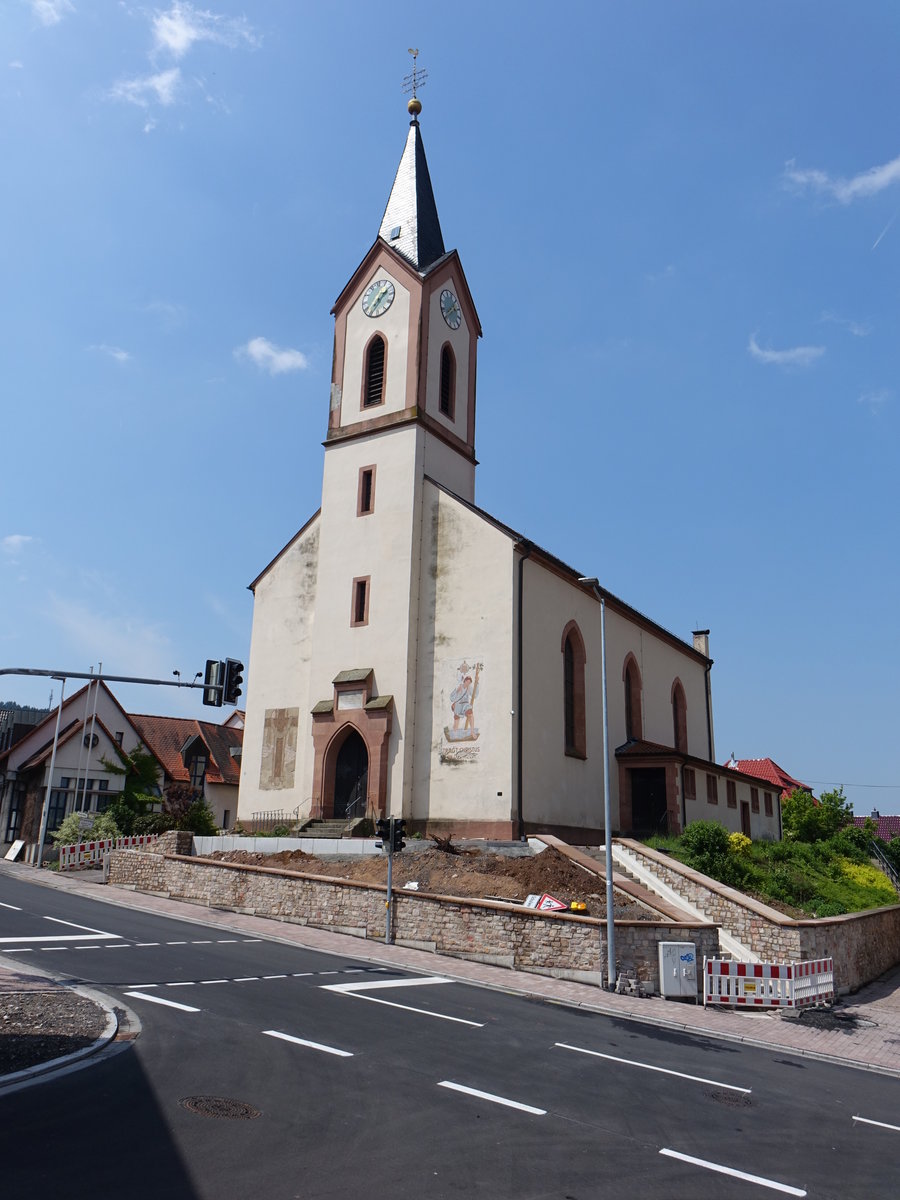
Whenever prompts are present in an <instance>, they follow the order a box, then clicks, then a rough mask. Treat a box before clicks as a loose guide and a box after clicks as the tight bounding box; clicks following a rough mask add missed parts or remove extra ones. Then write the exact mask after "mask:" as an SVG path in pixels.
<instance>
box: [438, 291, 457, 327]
mask: <svg viewBox="0 0 900 1200" xmlns="http://www.w3.org/2000/svg"><path fill="white" fill-rule="evenodd" d="M441 313H442V314H443V317H444V320H445V321H446V322H447V324H448V325H449V326H450V328H451V329H459V327H460V325H461V324H462V309H461V308H460V307H459V301H458V300H457V298H456V297H455V296H454V295H453V293H452V292H451V291H450V289H449V288H444V290H443V291H442V292H441Z"/></svg>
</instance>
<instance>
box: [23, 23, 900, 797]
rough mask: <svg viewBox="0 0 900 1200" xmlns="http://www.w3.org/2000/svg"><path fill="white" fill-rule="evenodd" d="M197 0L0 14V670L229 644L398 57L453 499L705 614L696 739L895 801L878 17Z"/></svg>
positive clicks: (383, 148) (358, 232)
mask: <svg viewBox="0 0 900 1200" xmlns="http://www.w3.org/2000/svg"><path fill="white" fill-rule="evenodd" d="M210 5H211V6H210V7H206V5H205V4H201V5H191V4H188V3H173V2H172V0H162V2H161V3H156V4H154V3H152V2H151V3H147V4H132V3H129V2H127V0H123V2H121V3H113V2H112V0H6V3H4V4H3V5H2V8H0V46H2V57H0V88H2V94H0V113H2V115H0V154H2V160H3V164H4V178H5V185H4V187H3V189H2V190H0V229H2V230H3V234H2V237H0V272H2V276H0V277H2V284H3V286H2V288H0V362H2V368H3V369H2V377H0V390H2V398H3V402H2V406H0V410H2V427H0V446H2V457H0V665H3V666H21V667H50V668H57V667H61V668H67V669H69V670H88V669H89V668H90V667H91V666H92V665H96V664H98V663H99V662H100V661H102V662H103V666H104V670H105V671H107V672H110V673H113V674H122V675H141V676H144V675H149V676H159V677H166V678H168V677H171V674H172V671H173V670H176V669H178V670H180V671H181V672H182V677H183V678H185V679H189V678H191V677H192V676H193V674H194V672H195V671H197V670H200V669H202V667H203V664H204V661H205V659H206V658H207V657H220V656H221V657H226V656H229V655H230V656H232V657H238V658H242V659H244V661H245V662H246V661H247V656H248V653H249V639H250V623H251V616H252V598H251V595H250V593H249V592H248V591H247V584H248V583H249V582H250V581H251V580H252V579H253V578H255V576H256V575H257V574H258V573H259V571H260V570H261V569H262V567H263V566H265V564H266V563H267V562H269V560H270V559H271V558H272V557H273V555H274V554H275V553H276V552H277V551H278V550H279V549H280V548H281V546H282V545H283V544H284V543H285V542H286V541H287V540H288V539H289V538H290V537H291V536H292V535H293V534H294V533H295V532H296V530H297V529H298V528H299V527H300V526H301V525H302V524H303V523H304V521H305V520H306V519H307V518H308V517H309V516H310V515H311V513H312V512H313V511H314V510H315V509H316V507H317V506H318V502H319V496H320V487H321V471H322V448H321V442H322V439H323V438H324V435H325V430H326V418H327V407H328V391H329V381H330V369H331V338H332V320H331V317H330V315H329V312H330V308H331V305H332V303H333V301H334V299H335V298H336V297H337V295H338V293H339V292H340V291H341V289H342V287H343V285H344V283H345V282H346V281H347V279H348V278H349V276H350V275H351V273H352V272H353V270H354V269H355V267H356V266H357V264H358V263H359V261H360V259H361V258H362V257H363V255H364V254H365V252H366V251H367V249H368V248H369V246H370V245H371V243H372V242H373V240H374V238H375V236H376V234H377V232H378V226H379V222H380V219H381V215H382V212H383V209H384V205H385V202H386V200H387V196H388V193H389V191H390V186H391V182H392V179H393V175H394V171H395V169H396V166H397V163H398V161H399V158H400V154H401V151H402V148H403V144H404V140H405V136H406V129H407V115H406V111H405V107H404V100H405V98H404V96H403V95H402V92H401V81H402V78H403V76H404V75H406V74H407V73H408V71H409V69H410V59H409V55H408V54H407V47H410V46H417V47H419V49H420V50H421V54H420V58H419V63H420V65H421V66H422V67H424V68H425V69H426V70H427V71H428V81H427V85H426V86H425V88H424V89H423V91H422V93H421V98H422V101H423V106H424V111H423V114H422V119H421V120H422V133H423V138H424V142H425V146H426V150H427V153H428V159H429V166H430V169H431V176H432V181H433V184H434V189H435V194H436V197H437V203H438V211H439V213H440V218H441V224H442V227H443V232H444V240H445V242H446V244H447V245H448V246H455V247H456V248H458V250H459V252H460V255H461V257H462V261H463V265H464V267H465V270H466V273H467V276H468V280H469V283H470V285H471V288H472V292H473V295H474V298H475V302H476V304H477V306H478V311H479V315H480V317H481V321H482V324H483V327H484V339H483V341H482V343H481V346H480V351H479V381H478V406H479V407H478V433H477V451H478V456H479V459H480V462H481V466H480V467H479V474H478V483H477V500H478V503H479V504H480V505H482V506H483V507H484V508H486V509H487V510H488V511H489V512H491V513H493V514H494V515H495V516H497V517H498V518H500V519H501V520H503V521H506V522H508V523H509V524H511V525H512V526H514V527H515V528H517V529H519V530H521V531H522V532H524V533H526V534H527V535H528V536H529V537H530V538H532V539H533V540H535V541H536V542H538V543H539V544H541V545H543V546H545V547H546V548H548V549H550V550H551V551H553V552H554V553H555V554H557V555H558V556H559V557H561V558H563V559H565V560H566V561H567V562H569V563H571V564H572V565H573V566H575V567H577V568H578V569H579V570H580V571H582V573H583V574H585V575H597V576H599V578H600V579H601V581H602V582H603V584H604V585H605V586H607V587H608V588H610V589H611V590H612V591H613V592H615V593H616V594H618V595H619V596H621V597H622V598H623V599H625V600H626V601H628V602H629V603H630V604H632V605H634V606H635V607H636V608H638V609H640V610H642V611H644V612H646V613H647V614H648V615H649V616H651V617H652V618H653V619H654V620H656V621H658V622H659V623H660V624H662V625H664V626H666V627H667V628H669V629H671V630H672V631H673V632H675V633H677V634H678V635H679V636H682V637H685V638H686V639H688V640H690V632H691V630H693V629H696V628H707V627H708V628H709V629H710V630H711V652H712V654H713V657H714V658H715V660H716V665H715V667H714V668H713V700H714V708H715V719H716V749H717V757H718V758H719V760H720V761H724V760H725V759H726V758H727V757H728V755H729V754H730V753H731V752H732V751H733V752H734V753H735V755H736V756H737V757H739V758H750V757H760V756H765V755H769V756H772V757H774V758H775V759H776V760H778V761H779V762H780V763H781V764H782V766H784V767H785V768H786V769H787V770H788V771H790V772H791V773H793V774H795V775H797V776H799V777H800V778H802V779H804V780H807V781H809V782H812V783H814V784H815V786H816V788H817V790H819V789H821V788H822V787H827V786H832V785H837V784H844V786H845V788H846V791H847V794H848V795H849V796H850V797H851V798H852V799H853V801H854V804H855V808H856V811H857V812H858V813H864V812H868V811H869V810H870V809H871V808H872V807H873V806H876V807H878V808H879V809H880V810H881V811H882V812H900V738H898V716H900V684H898V679H900V639H898V612H900V555H898V533H897V527H898V520H897V518H898V510H900V504H898V482H897V480H898V414H900V379H898V352H897V346H898V337H897V332H898V318H900V269H898V268H900V220H898V219H897V217H898V211H900V136H898V134H897V130H896V119H895V115H896V113H897V112H898V111H900V74H898V72H897V69H896V47H897V45H898V34H900V8H898V7H897V5H896V4H894V3H875V2H872V3H868V4H866V5H863V6H849V5H846V4H836V3H828V2H823V0H816V2H815V3H804V2H802V0H798V2H795V3H792V4H790V5H785V4H782V3H765V2H764V3H759V4H757V5H753V6H747V5H738V4H733V3H732V4H729V3H724V4H723V3H721V2H718V0H717V2H715V3H713V2H710V3H690V2H687V3H681V4H677V5H675V4H669V3H663V2H659V3H645V4H640V3H635V4H629V5H621V4H614V3H606V2H600V3H596V2H595V3H591V4H582V3H578V2H574V3H570V4H568V5H566V6H564V7H563V8H561V7H560V6H559V5H550V4H542V3H536V4H533V5H530V6H523V5H521V4H508V3H500V2H498V3H487V4H486V3H484V2H483V0H482V2H481V3H472V2H470V0H459V2H458V3H457V4H455V5H446V4H443V5H431V4H422V5H418V6H412V7H411V6H410V5H409V4H395V3H393V2H392V0H384V2H383V3H380V4H378V5H372V4H363V3H358V2H354V3H350V2H344V3H341V2H335V3H330V4H321V3H320V4H310V3H301V2H300V0H258V2H257V3H254V4H253V5H248V6H247V7H246V8H242V7H240V6H239V5H238V4H236V3H233V2H232V0H210ZM561 14H562V19H561ZM50 686H51V685H50V682H49V681H46V680H32V679H19V680H15V679H6V680H5V681H4V680H0V697H2V698H6V697H10V698H15V699H19V700H21V701H23V702H27V703H37V702H45V701H46V699H47V695H48V692H49V689H50ZM56 686H57V687H58V685H56ZM72 686H73V685H70V688H71V687H72ZM117 691H118V694H119V695H120V696H121V698H122V700H123V703H125V705H126V707H130V708H131V709H132V710H134V711H145V712H172V713H180V714H194V715H210V713H211V712H212V710H209V709H203V707H202V705H201V704H200V702H199V694H196V693H190V692H187V691H184V690H182V691H174V690H169V689H163V688H153V689H151V688H144V689H137V688H131V687H121V688H119V689H117ZM861 785H869V786H865V787H864V786H861ZM875 785H878V786H875Z"/></svg>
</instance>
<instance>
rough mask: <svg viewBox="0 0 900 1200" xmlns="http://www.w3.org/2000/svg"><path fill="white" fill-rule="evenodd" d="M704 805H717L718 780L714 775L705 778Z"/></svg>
mask: <svg viewBox="0 0 900 1200" xmlns="http://www.w3.org/2000/svg"><path fill="white" fill-rule="evenodd" d="M706 803H707V804H718V803H719V780H718V779H717V777H716V776H715V775H707V777H706Z"/></svg>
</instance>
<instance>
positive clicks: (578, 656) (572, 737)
mask: <svg viewBox="0 0 900 1200" xmlns="http://www.w3.org/2000/svg"><path fill="white" fill-rule="evenodd" d="M562 652H563V729H564V733H565V751H566V754H568V755H569V756H570V757H572V758H586V757H587V736H586V732H585V713H584V663H585V653H584V641H583V639H582V637H581V631H580V629H579V628H578V626H577V624H576V623H575V622H574V621H570V622H569V624H568V625H567V626H566V627H565V629H564V630H563V639H562Z"/></svg>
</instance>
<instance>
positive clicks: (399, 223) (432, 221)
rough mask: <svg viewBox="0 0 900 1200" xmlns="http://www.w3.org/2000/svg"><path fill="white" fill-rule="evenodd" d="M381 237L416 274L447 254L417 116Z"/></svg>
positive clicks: (413, 122) (410, 130)
mask: <svg viewBox="0 0 900 1200" xmlns="http://www.w3.org/2000/svg"><path fill="white" fill-rule="evenodd" d="M398 231H399V232H398ZM378 236H379V237H380V238H382V239H383V240H384V241H385V242H387V244H388V245H389V246H392V247H393V248H394V249H395V250H396V251H397V252H398V253H399V254H402V255H403V257H404V258H405V259H406V260H407V261H408V262H410V263H412V265H413V266H414V267H415V268H416V270H417V271H421V272H425V271H427V270H428V268H429V267H430V266H431V265H432V263H434V262H437V260H438V259H439V258H440V257H441V256H442V255H443V254H444V238H443V236H442V234H441V223H440V221H439V220H438V214H437V205H436V204H435V202H434V192H433V191H432V188H431V176H430V175H429V174H428V163H427V162H426V161H425V147H424V146H423V145H422V135H421V133H420V132H419V122H418V121H417V120H416V118H415V117H413V119H412V120H411V121H410V123H409V134H408V136H407V138H406V146H405V147H404V149H403V156H402V158H401V159H400V166H399V167H398V168H397V174H396V176H395V178H394V186H393V188H392V189H391V195H390V198H389V199H388V202H387V208H386V209H385V210H384V216H383V217H382V218H381V228H380V229H379V230H378Z"/></svg>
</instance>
